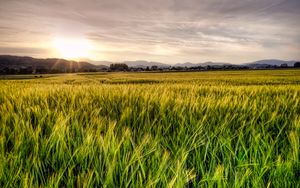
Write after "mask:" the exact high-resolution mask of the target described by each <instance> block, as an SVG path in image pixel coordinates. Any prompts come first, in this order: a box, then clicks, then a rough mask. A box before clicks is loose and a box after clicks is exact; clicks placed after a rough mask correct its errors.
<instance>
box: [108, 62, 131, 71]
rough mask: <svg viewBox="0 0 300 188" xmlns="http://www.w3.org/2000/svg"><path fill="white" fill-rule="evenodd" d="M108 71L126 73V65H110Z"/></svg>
mask: <svg viewBox="0 0 300 188" xmlns="http://www.w3.org/2000/svg"><path fill="white" fill-rule="evenodd" d="M109 69H110V70H111V71H127V70H128V65H126V64H125V63H115V64H111V65H110V66H109Z"/></svg>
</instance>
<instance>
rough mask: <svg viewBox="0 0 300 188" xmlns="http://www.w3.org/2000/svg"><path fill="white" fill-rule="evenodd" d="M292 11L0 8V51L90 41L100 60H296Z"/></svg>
mask: <svg viewBox="0 0 300 188" xmlns="http://www.w3.org/2000/svg"><path fill="white" fill-rule="evenodd" d="M299 9H300V1H299V0H245V1H240V0H223V1H220V0H152V1H151V2H150V1H144V0H127V1H123V0H101V1H98V0H86V1H84V2H83V1H80V0H53V1H46V0H27V1H26V2H25V1H21V0H11V1H1V2H0V25H1V27H0V48H1V49H2V51H3V49H5V47H6V46H10V49H13V48H15V49H20V48H22V47H24V46H25V47H24V48H25V49H28V48H29V47H30V46H32V47H33V48H38V47H39V46H42V48H46V47H47V45H46V44H48V48H49V49H48V52H46V51H44V52H43V51H41V52H40V53H41V54H43V53H45V54H44V55H45V56H47V55H48V56H49V55H50V54H49V51H51V49H50V46H49V44H50V43H51V40H53V38H55V36H57V35H59V36H75V37H77V36H78V37H84V38H87V39H89V40H91V41H92V42H93V43H94V44H95V46H98V47H99V49H95V50H94V51H95V58H98V59H100V58H107V60H117V59H123V60H135V59H146V60H155V61H165V62H166V63H174V62H178V61H195V62H200V61H208V60H216V61H227V62H233V63H239V62H243V61H251V60H256V59H260V58H289V59H300V55H299V54H300V53H296V52H297V51H299V50H300V46H299V41H300V34H299V33H300V24H299V21H298V20H300V15H299ZM42 44H45V46H43V45H42ZM279 50H280V51H279ZM19 52H20V50H19ZM23 52H24V53H26V54H27V55H30V54H31V52H30V51H27V50H24V51H23ZM12 53H13V52H12ZM47 53H48V54H47ZM98 53H99V54H101V55H99V56H98V55H97V54H98ZM105 53H106V55H105Z"/></svg>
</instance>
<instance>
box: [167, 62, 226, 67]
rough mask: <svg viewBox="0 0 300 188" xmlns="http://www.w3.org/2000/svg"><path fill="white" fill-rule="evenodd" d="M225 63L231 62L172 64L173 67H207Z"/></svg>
mask: <svg viewBox="0 0 300 188" xmlns="http://www.w3.org/2000/svg"><path fill="white" fill-rule="evenodd" d="M223 65H231V64H230V63H223V62H210V61H208V62H205V63H190V62H187V63H177V64H174V65H172V66H173V67H188V68H189V67H199V66H201V67H205V66H223Z"/></svg>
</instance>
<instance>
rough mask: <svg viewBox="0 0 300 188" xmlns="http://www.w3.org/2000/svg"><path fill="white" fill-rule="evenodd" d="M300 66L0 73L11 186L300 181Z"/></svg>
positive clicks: (2, 134)
mask: <svg viewBox="0 0 300 188" xmlns="http://www.w3.org/2000/svg"><path fill="white" fill-rule="evenodd" d="M299 133H300V70H297V69H295V70H273V71H272V70H267V71H264V70H257V71H212V72H177V73H175V72H174V73H128V72H127V73H81V74H61V75H60V74H57V75H43V76H42V77H39V76H34V75H26V76H20V75H18V76H0V187H39V186H40V187H45V186H46V187H76V186H77V187H95V186H100V187H216V186H218V187H297V186H299V185H300V151H299V148H300V146H299V145H300V141H299V136H300V135H299Z"/></svg>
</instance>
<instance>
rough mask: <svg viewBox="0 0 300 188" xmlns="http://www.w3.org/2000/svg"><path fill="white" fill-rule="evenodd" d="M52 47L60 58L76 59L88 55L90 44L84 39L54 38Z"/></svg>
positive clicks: (90, 48)
mask: <svg viewBox="0 0 300 188" xmlns="http://www.w3.org/2000/svg"><path fill="white" fill-rule="evenodd" d="M54 48H55V50H56V51H57V52H58V53H59V55H60V56H61V57H62V58H68V59H77V58H87V57H89V56H90V52H91V50H92V46H91V44H90V42H89V41H88V40H85V39H70V38H56V39H55V40H54Z"/></svg>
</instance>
